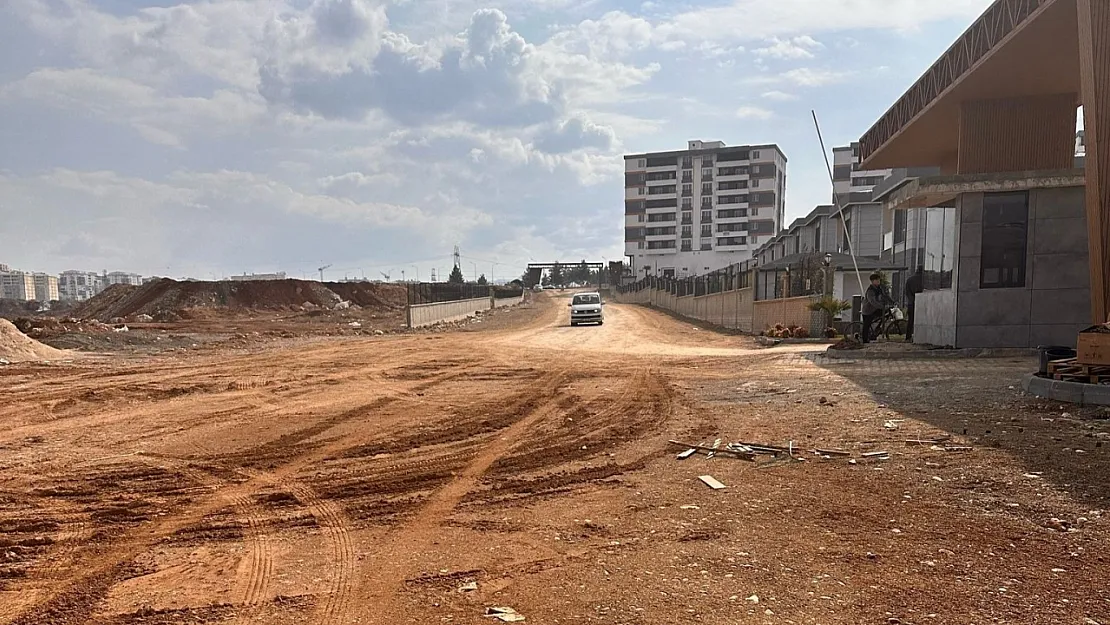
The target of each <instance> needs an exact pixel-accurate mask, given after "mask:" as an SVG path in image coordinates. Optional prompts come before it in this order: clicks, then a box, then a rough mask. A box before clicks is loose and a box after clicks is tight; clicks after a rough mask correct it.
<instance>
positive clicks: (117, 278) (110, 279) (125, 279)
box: [101, 271, 143, 288]
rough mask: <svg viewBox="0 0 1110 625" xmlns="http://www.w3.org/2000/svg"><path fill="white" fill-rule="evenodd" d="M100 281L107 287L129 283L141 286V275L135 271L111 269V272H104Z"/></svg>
mask: <svg viewBox="0 0 1110 625" xmlns="http://www.w3.org/2000/svg"><path fill="white" fill-rule="evenodd" d="M101 281H102V282H103V285H104V288H108V287H109V286H111V285H113V284H130V285H132V286H142V284H143V277H142V276H140V275H139V274H137V273H126V272H123V271H113V272H112V273H105V274H104V276H103V277H102V280H101Z"/></svg>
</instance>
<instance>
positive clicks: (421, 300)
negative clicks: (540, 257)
mask: <svg viewBox="0 0 1110 625" xmlns="http://www.w3.org/2000/svg"><path fill="white" fill-rule="evenodd" d="M405 286H406V288H407V290H408V303H409V305H410V306H412V305H415V304H438V303H440V302H457V301H460V300H465V299H478V298H481V297H494V298H497V299H503V298H509V297H520V296H521V295H523V293H524V291H523V289H522V288H521V287H515V286H490V285H481V284H455V283H453V282H419V283H409V284H407V285H405Z"/></svg>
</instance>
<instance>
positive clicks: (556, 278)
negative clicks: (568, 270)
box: [551, 263, 566, 286]
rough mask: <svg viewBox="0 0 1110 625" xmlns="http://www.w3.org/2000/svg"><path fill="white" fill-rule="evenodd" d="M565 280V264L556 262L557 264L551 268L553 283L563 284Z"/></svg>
mask: <svg viewBox="0 0 1110 625" xmlns="http://www.w3.org/2000/svg"><path fill="white" fill-rule="evenodd" d="M565 282H566V278H565V277H563V266H562V265H560V264H559V263H555V266H553V267H552V268H551V284H554V285H555V286H563V283H565Z"/></svg>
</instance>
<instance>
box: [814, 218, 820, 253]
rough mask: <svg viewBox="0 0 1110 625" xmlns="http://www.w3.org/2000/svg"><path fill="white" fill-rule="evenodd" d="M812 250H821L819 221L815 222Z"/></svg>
mask: <svg viewBox="0 0 1110 625" xmlns="http://www.w3.org/2000/svg"><path fill="white" fill-rule="evenodd" d="M813 251H814V252H820V251H821V223H820V222H818V223H817V230H816V232H815V233H814V235H813Z"/></svg>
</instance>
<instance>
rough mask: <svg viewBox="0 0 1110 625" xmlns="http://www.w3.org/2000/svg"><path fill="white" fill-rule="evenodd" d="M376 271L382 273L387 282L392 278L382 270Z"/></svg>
mask: <svg viewBox="0 0 1110 625" xmlns="http://www.w3.org/2000/svg"><path fill="white" fill-rule="evenodd" d="M378 273H380V274H382V277H383V278H385V281H386V282H389V281H390V280H392V278H390V277H389V274H388V273H386V272H384V271H379V272H378Z"/></svg>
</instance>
